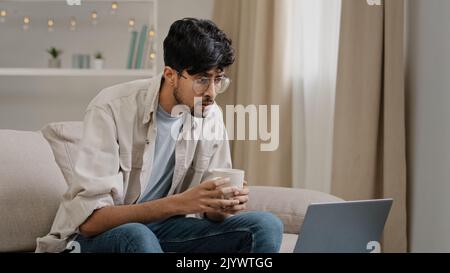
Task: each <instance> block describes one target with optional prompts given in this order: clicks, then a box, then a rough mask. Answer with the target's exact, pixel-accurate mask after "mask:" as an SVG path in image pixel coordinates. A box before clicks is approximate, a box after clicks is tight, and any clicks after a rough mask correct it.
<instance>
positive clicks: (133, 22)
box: [128, 19, 136, 27]
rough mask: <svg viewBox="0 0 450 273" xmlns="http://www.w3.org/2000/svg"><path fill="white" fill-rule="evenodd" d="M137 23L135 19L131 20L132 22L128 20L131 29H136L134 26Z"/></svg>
mask: <svg viewBox="0 0 450 273" xmlns="http://www.w3.org/2000/svg"><path fill="white" fill-rule="evenodd" d="M135 23H136V22H135V21H134V19H130V20H128V26H129V27H134V24H135Z"/></svg>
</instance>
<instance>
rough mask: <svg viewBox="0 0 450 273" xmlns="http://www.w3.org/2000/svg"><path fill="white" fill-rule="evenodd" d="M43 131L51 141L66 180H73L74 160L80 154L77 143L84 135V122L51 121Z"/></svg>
mask: <svg viewBox="0 0 450 273" xmlns="http://www.w3.org/2000/svg"><path fill="white" fill-rule="evenodd" d="M41 132H42V134H43V136H44V137H45V139H47V141H48V142H49V143H50V146H51V148H52V150H53V154H54V156H55V159H56V163H57V164H58V166H59V167H60V168H61V171H62V173H63V175H64V178H65V180H66V182H69V181H71V178H72V176H73V164H74V160H75V158H76V156H77V154H78V147H77V144H78V143H79V141H80V140H81V138H82V136H83V122H79V121H73V122H55V123H50V124H48V125H46V126H44V127H43V128H42V129H41Z"/></svg>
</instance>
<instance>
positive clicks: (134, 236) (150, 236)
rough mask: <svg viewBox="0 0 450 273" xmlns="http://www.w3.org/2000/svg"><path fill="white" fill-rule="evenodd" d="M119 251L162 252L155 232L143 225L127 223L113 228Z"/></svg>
mask: <svg viewBox="0 0 450 273" xmlns="http://www.w3.org/2000/svg"><path fill="white" fill-rule="evenodd" d="M115 229H116V230H115V234H117V236H116V238H115V239H117V240H118V241H119V247H120V252H137V253H149V252H150V253H157V252H162V249H161V246H160V244H159V242H158V239H157V237H156V236H155V234H154V233H153V232H152V231H151V230H150V229H149V228H148V227H147V226H145V225H143V224H140V223H128V224H124V225H121V226H118V227H116V228H115Z"/></svg>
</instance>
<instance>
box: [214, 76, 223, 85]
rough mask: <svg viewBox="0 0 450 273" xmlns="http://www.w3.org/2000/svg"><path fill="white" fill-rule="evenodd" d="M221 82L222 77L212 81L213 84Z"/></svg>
mask: <svg viewBox="0 0 450 273" xmlns="http://www.w3.org/2000/svg"><path fill="white" fill-rule="evenodd" d="M222 80H223V77H218V78H215V79H214V83H215V84H218V83H221V82H222Z"/></svg>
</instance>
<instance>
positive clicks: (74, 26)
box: [70, 17, 77, 31]
mask: <svg viewBox="0 0 450 273" xmlns="http://www.w3.org/2000/svg"><path fill="white" fill-rule="evenodd" d="M76 29H77V19H75V17H71V18H70V30H71V31H75V30H76Z"/></svg>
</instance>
